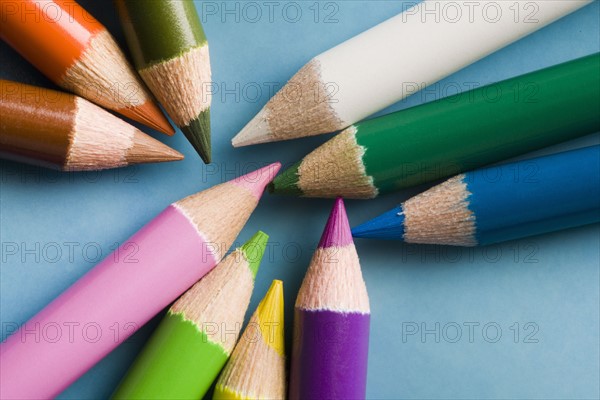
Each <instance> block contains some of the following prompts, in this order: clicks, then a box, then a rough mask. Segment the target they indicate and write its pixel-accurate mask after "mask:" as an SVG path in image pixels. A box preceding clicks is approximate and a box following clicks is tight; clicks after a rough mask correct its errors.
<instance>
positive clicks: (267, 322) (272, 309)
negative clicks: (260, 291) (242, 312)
mask: <svg viewBox="0 0 600 400" xmlns="http://www.w3.org/2000/svg"><path fill="white" fill-rule="evenodd" d="M283 312H284V302H283V282H282V281H280V280H278V279H275V280H273V282H272V283H271V287H270V288H269V290H268V291H267V294H266V295H265V297H264V298H263V299H262V300H261V302H260V304H259V305H258V308H257V309H256V313H257V316H258V322H259V325H260V329H261V333H262V336H263V339H264V341H265V343H266V344H267V345H268V346H270V347H272V348H273V349H274V350H275V351H277V352H278V353H279V354H280V355H281V356H284V355H285V345H284V331H283V324H284V316H283Z"/></svg>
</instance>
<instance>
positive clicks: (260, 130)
mask: <svg viewBox="0 0 600 400" xmlns="http://www.w3.org/2000/svg"><path fill="white" fill-rule="evenodd" d="M271 140H272V138H271V133H270V129H269V122H268V118H267V111H266V109H264V108H263V109H262V110H260V112H259V113H258V114H256V116H255V117H254V118H252V120H251V121H250V122H248V124H247V125H246V126H245V127H244V128H242V130H241V131H240V132H239V133H238V134H237V135H235V137H234V138H233V139H232V140H231V145H232V146H233V147H243V146H250V145H253V144H259V143H266V142H270V141H271Z"/></svg>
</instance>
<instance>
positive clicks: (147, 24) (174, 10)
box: [116, 0, 211, 163]
mask: <svg viewBox="0 0 600 400" xmlns="http://www.w3.org/2000/svg"><path fill="white" fill-rule="evenodd" d="M116 4H117V9H118V10H119V15H120V18H121V24H122V25H123V30H124V31H125V36H126V38H127V42H128V44H129V48H130V50H131V53H132V56H133V61H134V63H135V66H136V68H137V70H138V72H139V74H140V75H141V77H142V79H143V80H144V82H146V84H147V85H148V87H149V88H150V90H151V91H152V93H154V95H155V96H156V97H157V98H158V100H159V101H160V102H161V104H162V105H163V107H164V108H165V109H166V111H167V113H168V114H169V116H170V117H171V119H173V122H175V124H176V125H177V126H178V127H180V128H181V130H182V131H183V133H184V134H185V136H186V137H187V139H188V140H189V141H190V143H191V144H192V146H194V148H195V149H196V151H197V152H198V154H200V157H202V159H203V160H204V162H205V163H209V162H210V160H211V150H210V102H211V94H210V90H207V89H209V86H208V83H210V81H211V72H210V58H209V54H208V42H207V41H206V36H205V35H204V30H203V29H202V25H201V23H200V19H199V18H198V14H197V12H196V7H195V5H194V2H193V1H180V0H152V1H139V0H117V1H116Z"/></svg>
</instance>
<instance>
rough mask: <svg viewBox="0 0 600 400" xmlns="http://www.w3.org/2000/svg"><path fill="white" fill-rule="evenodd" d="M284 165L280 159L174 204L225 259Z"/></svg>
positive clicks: (218, 254)
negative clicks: (265, 190)
mask: <svg viewBox="0 0 600 400" xmlns="http://www.w3.org/2000/svg"><path fill="white" fill-rule="evenodd" d="M280 168H281V164H280V163H278V162H277V163H273V164H270V165H268V166H266V167H263V168H261V169H259V170H257V171H254V172H251V173H249V174H247V175H244V176H241V177H239V178H236V179H234V180H232V181H229V182H225V183H223V184H220V185H217V186H213V187H212V188H210V189H207V190H204V191H202V192H199V193H196V194H193V195H191V196H188V197H186V198H184V199H182V200H179V201H178V202H176V203H174V205H175V206H176V207H177V208H178V209H179V210H180V211H181V212H182V213H183V214H184V215H185V216H186V217H187V218H188V219H189V220H190V222H191V223H192V224H193V225H194V226H195V227H196V229H197V230H198V232H200V233H201V234H202V236H203V237H204V238H205V239H206V242H207V243H209V245H210V246H211V248H210V249H207V251H209V252H211V253H212V254H214V256H215V258H216V259H221V258H222V257H223V255H224V254H225V253H227V250H228V249H229V248H230V247H231V245H232V244H233V242H234V240H235V238H236V237H237V235H238V233H239V232H240V231H241V230H242V228H243V227H244V225H245V224H246V221H248V218H249V217H250V214H251V213H252V211H253V210H254V209H255V208H256V205H257V204H258V201H259V200H260V197H261V195H262V192H263V190H264V188H265V187H266V186H267V184H268V183H269V182H271V181H272V180H273V178H274V177H275V175H276V174H277V172H278V171H279V169H280ZM215 221H218V223H215Z"/></svg>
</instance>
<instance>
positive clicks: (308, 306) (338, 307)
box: [289, 198, 370, 400]
mask: <svg viewBox="0 0 600 400" xmlns="http://www.w3.org/2000/svg"><path fill="white" fill-rule="evenodd" d="M369 324H370V309H369V297H368V295H367V288H366V286H365V282H364V281H363V278H362V273H361V270H360V263H359V260H358V255H357V254H356V248H355V247H354V245H353V242H352V235H351V231H350V225H349V224H348V217H347V216H346V210H345V208H344V202H343V201H342V199H341V198H338V199H337V200H336V201H335V205H334V206H333V209H332V211H331V214H330V215H329V220H328V221H327V224H326V226H325V230H324V232H323V236H322V237H321V242H320V243H319V247H318V248H317V250H316V251H315V254H314V255H313V258H312V260H311V263H310V266H309V268H308V271H307V272H306V276H305V277H304V280H303V282H302V286H301V287H300V291H299V293H298V298H297V299H296V306H295V314H294V331H295V332H299V335H297V336H295V337H294V346H293V356H292V370H291V374H290V393H289V397H290V399H291V400H299V399H364V398H365V392H366V380H367V358H368V352H369Z"/></svg>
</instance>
